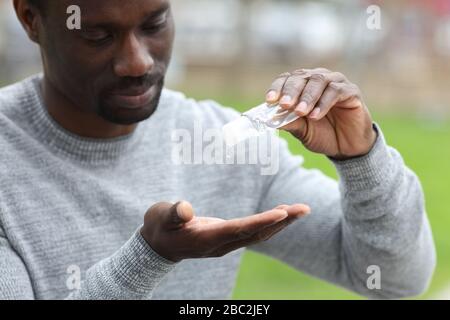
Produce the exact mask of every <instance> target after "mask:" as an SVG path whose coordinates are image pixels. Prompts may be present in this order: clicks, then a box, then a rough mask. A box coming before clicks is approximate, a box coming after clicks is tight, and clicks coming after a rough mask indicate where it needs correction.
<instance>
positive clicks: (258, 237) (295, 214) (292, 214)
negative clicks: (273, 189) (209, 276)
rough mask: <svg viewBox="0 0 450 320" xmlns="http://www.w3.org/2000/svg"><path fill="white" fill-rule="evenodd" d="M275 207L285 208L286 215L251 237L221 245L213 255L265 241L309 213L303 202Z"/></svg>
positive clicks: (220, 254) (223, 253)
mask: <svg viewBox="0 0 450 320" xmlns="http://www.w3.org/2000/svg"><path fill="white" fill-rule="evenodd" d="M276 209H283V210H286V211H287V212H288V217H286V218H285V219H283V220H281V221H279V222H277V223H275V224H272V225H270V226H267V227H265V228H263V229H261V230H260V231H259V232H257V233H255V234H254V235H252V236H251V237H248V238H245V239H239V240H235V241H232V242H230V243H227V244H225V245H223V246H222V247H220V248H218V249H217V250H216V254H215V255H216V256H223V255H225V254H227V253H229V252H231V251H234V250H237V249H239V248H242V247H247V246H250V245H253V244H256V243H259V242H261V241H266V240H268V239H270V238H272V237H273V236H274V235H275V234H277V233H278V232H280V231H281V230H283V229H284V228H286V227H287V226H289V225H290V224H292V223H293V222H295V221H296V220H298V219H299V218H300V217H302V216H305V215H308V214H309V213H310V208H309V207H308V206H306V205H303V204H295V205H292V206H288V205H281V206H278V207H277V208H276Z"/></svg>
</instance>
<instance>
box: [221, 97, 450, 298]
mask: <svg viewBox="0 0 450 320" xmlns="http://www.w3.org/2000/svg"><path fill="white" fill-rule="evenodd" d="M217 100H218V101H220V102H221V103H223V104H224V105H229V106H234V107H236V108H237V109H238V110H241V111H242V110H244V108H245V107H246V106H252V105H256V104H257V102H258V101H256V100H250V101H245V100H240V102H239V103H235V101H236V100H237V99H236V98H234V99H233V98H232V99H230V98H227V97H222V98H219V99H217ZM374 118H375V121H377V123H379V124H380V126H381V128H382V130H383V133H384V135H385V137H386V139H387V141H388V143H389V144H390V145H391V146H393V147H395V148H396V149H397V150H398V151H400V153H401V154H402V156H403V158H404V160H405V163H406V164H407V165H408V166H409V167H410V168H411V169H412V170H414V171H415V172H416V174H417V175H418V176H419V178H420V180H421V182H422V185H423V188H424V192H425V198H426V208H427V213H428V217H429V219H430V223H431V226H432V229H433V235H434V239H435V243H436V248H437V254H438V264H437V267H436V271H435V274H434V277H433V280H432V283H431V285H430V288H429V290H428V291H427V292H426V293H425V294H424V295H422V296H421V297H418V298H419V299H426V298H430V297H433V296H434V295H436V294H437V293H438V292H439V291H440V290H442V289H443V288H445V287H446V286H449V285H450V232H448V226H449V225H450V214H449V213H448V208H449V207H450V197H449V194H448V193H449V191H450V123H449V122H447V121H444V120H440V121H436V120H432V119H429V118H428V119H422V118H420V119H419V117H415V116H414V115H382V114H380V115H376V116H375V117H374ZM282 136H283V137H284V138H286V139H287V140H288V142H289V146H290V148H291V151H292V152H293V153H295V154H302V155H303V156H304V158H305V164H304V165H305V167H308V168H313V167H314V168H319V169H321V170H322V171H323V172H325V173H326V174H328V175H329V176H332V177H336V172H335V170H334V167H333V166H332V164H331V163H330V162H329V161H328V160H327V159H326V158H325V157H323V156H321V155H317V154H312V153H311V152H308V151H306V150H305V149H304V148H303V147H302V146H301V145H300V144H299V143H298V141H296V140H295V139H293V138H292V137H291V136H290V135H289V134H285V133H282ZM233 298H234V299H361V297H359V296H357V295H355V294H353V293H351V292H349V291H347V290H345V289H342V288H339V287H336V286H334V285H331V284H328V283H326V282H324V281H321V280H318V279H315V278H313V277H310V276H308V275H306V274H303V273H301V272H299V271H297V270H295V269H293V268H291V267H289V266H287V265H285V264H283V263H281V262H279V261H276V260H274V259H271V258H268V257H265V256H262V255H259V254H256V253H253V252H247V253H246V254H245V255H244V259H243V262H242V265H241V269H240V272H239V275H238V279H237V284H236V287H235V290H234V294H233Z"/></svg>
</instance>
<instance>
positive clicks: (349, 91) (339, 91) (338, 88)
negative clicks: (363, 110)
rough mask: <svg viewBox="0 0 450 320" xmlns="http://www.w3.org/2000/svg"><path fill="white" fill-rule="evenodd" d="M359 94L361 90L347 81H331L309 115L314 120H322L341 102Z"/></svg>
mask: <svg viewBox="0 0 450 320" xmlns="http://www.w3.org/2000/svg"><path fill="white" fill-rule="evenodd" d="M358 96H359V91H358V88H357V87H356V86H353V85H351V84H346V83H336V82H331V83H330V84H329V85H328V86H327V88H326V89H325V91H324V92H323V94H322V96H321V97H320V99H319V101H318V102H317V103H316V105H315V107H314V110H312V111H311V113H310V114H309V116H308V117H309V118H310V119H312V120H320V119H322V118H323V117H325V116H326V115H327V113H328V112H329V111H330V110H331V108H333V107H334V106H335V105H336V104H338V103H339V102H342V101H346V100H349V99H351V98H352V97H355V98H356V97H358ZM358 105H359V104H356V105H355V106H358Z"/></svg>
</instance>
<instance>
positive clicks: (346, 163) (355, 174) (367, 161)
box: [331, 124, 394, 192]
mask: <svg viewBox="0 0 450 320" xmlns="http://www.w3.org/2000/svg"><path fill="white" fill-rule="evenodd" d="M374 129H375V130H376V131H377V132H378V137H377V140H376V142H375V144H374V146H373V147H372V150H371V151H370V152H369V153H368V154H366V155H364V156H362V157H357V158H352V159H349V160H334V159H331V161H332V162H333V163H334V165H335V167H336V169H337V172H338V174H339V177H340V183H341V185H342V187H343V188H344V190H345V191H347V192H348V191H349V192H353V191H366V190H370V189H373V188H375V187H377V186H379V185H380V184H381V183H386V182H387V180H389V179H390V178H391V177H393V170H394V165H393V159H392V156H391V154H390V152H389V147H388V146H387V144H386V141H385V139H384V136H383V133H382V132H381V130H380V128H379V127H378V125H377V124H374Z"/></svg>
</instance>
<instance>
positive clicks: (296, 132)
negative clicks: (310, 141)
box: [280, 117, 308, 141]
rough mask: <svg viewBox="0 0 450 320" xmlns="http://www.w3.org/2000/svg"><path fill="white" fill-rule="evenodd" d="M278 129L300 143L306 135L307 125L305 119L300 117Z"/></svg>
mask: <svg viewBox="0 0 450 320" xmlns="http://www.w3.org/2000/svg"><path fill="white" fill-rule="evenodd" d="M280 129H281V130H284V131H287V132H289V133H291V134H292V135H293V136H294V137H296V138H297V139H299V140H300V141H303V139H304V137H306V135H307V130H308V124H307V122H306V119H305V118H303V117H300V118H298V119H297V120H295V121H293V122H291V123H288V124H287V125H285V126H283V127H281V128H280Z"/></svg>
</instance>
